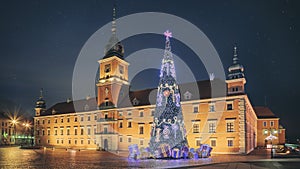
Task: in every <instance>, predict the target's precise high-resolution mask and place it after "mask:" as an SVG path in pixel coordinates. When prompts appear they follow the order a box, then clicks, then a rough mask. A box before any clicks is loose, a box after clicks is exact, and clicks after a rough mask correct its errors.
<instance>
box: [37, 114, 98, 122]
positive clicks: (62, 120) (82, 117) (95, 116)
mask: <svg viewBox="0 0 300 169" xmlns="http://www.w3.org/2000/svg"><path fill="white" fill-rule="evenodd" d="M94 120H97V115H94ZM41 121H42V122H41V123H42V124H45V120H44V119H43V120H41ZM80 121H84V116H80ZM87 121H91V116H87ZM60 122H61V123H63V122H64V117H60ZM66 122H67V123H69V122H70V117H67V119H66ZM74 122H78V117H74ZM36 123H37V124H40V120H37V121H36ZM47 123H48V124H50V123H51V120H50V119H48V120H47ZM54 123H58V119H57V118H55V119H54Z"/></svg>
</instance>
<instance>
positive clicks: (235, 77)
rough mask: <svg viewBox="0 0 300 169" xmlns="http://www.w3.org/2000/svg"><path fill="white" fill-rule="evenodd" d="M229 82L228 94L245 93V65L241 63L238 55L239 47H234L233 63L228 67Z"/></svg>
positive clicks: (227, 81)
mask: <svg viewBox="0 0 300 169" xmlns="http://www.w3.org/2000/svg"><path fill="white" fill-rule="evenodd" d="M226 83H227V94H228V95H235V94H244V93H245V84H246V79H245V75H244V67H243V65H241V64H240V63H239V59H238V55H237V47H236V46H234V48H233V63H232V65H231V66H230V67H229V68H228V78H227V80H226Z"/></svg>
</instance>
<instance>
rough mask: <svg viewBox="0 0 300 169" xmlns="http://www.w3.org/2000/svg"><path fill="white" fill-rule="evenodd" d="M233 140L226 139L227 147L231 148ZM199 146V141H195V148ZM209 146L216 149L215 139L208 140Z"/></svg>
mask: <svg viewBox="0 0 300 169" xmlns="http://www.w3.org/2000/svg"><path fill="white" fill-rule="evenodd" d="M233 140H234V138H227V147H233ZM200 145H201V139H196V146H197V147H199V146H200ZM210 146H212V147H216V146H217V139H215V138H213V139H210Z"/></svg>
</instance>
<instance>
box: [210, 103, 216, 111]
mask: <svg viewBox="0 0 300 169" xmlns="http://www.w3.org/2000/svg"><path fill="white" fill-rule="evenodd" d="M215 111H216V110H215V104H214V103H210V104H209V112H215Z"/></svg>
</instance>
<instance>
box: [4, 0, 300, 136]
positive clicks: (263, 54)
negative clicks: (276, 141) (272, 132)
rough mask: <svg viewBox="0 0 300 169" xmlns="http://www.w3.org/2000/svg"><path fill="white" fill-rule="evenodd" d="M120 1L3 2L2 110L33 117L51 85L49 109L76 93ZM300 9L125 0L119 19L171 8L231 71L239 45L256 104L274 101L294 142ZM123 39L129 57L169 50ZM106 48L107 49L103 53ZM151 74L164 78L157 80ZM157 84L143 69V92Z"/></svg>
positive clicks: (295, 5)
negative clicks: (82, 59) (75, 81)
mask: <svg viewBox="0 0 300 169" xmlns="http://www.w3.org/2000/svg"><path fill="white" fill-rule="evenodd" d="M112 6H113V1H107V0H106V1H95V0H89V1H73V0H72V1H71V0H69V1H59V0H51V1H50V0H49V1H46V0H45V1H40V0H28V1H21V0H19V1H1V6H0V22H1V26H0V49H1V55H0V58H1V61H0V89H1V91H0V106H1V108H2V109H8V107H9V108H11V107H17V108H21V110H22V113H23V114H27V115H33V114H34V110H33V108H34V104H35V101H36V100H37V98H38V97H39V90H40V88H44V96H45V99H46V102H47V106H48V107H50V106H52V105H53V104H55V103H57V102H62V101H65V100H66V99H67V98H70V97H72V73H73V69H74V64H75V62H76V59H77V57H78V55H79V52H80V50H81V48H82V47H83V45H84V44H85V42H86V41H87V40H88V39H89V37H90V36H91V35H92V34H94V33H95V32H96V31H97V30H98V29H100V28H101V27H102V26H103V25H105V24H107V23H109V22H110V21H111V18H112ZM299 9H300V2H299V1H297V0H294V1H291V0H274V1H261V0H257V1H250V0H249V1H243V2H242V1H238V0H229V1H223V0H222V1H221V0H220V1H214V0H213V1H205V2H204V1H196V0H195V1H190V0H185V1H178V2H177V1H176V2H175V1H173V0H166V1H159V0H155V1H138V0H126V1H125V0H124V1H117V17H122V16H126V15H129V14H134V13H138V12H164V13H169V14H173V15H176V16H179V17H181V18H184V19H186V20H188V21H189V22H191V23H193V24H194V25H196V26H197V27H198V28H199V29H200V30H202V31H203V32H204V33H205V34H206V36H207V37H208V38H209V39H210V41H211V43H212V44H213V45H214V47H215V49H216V50H217V52H218V54H219V56H220V58H221V61H222V63H223V66H224V68H225V71H226V72H227V68H228V67H229V66H230V64H231V63H232V53H233V52H232V50H233V45H234V44H237V46H238V54H239V59H240V63H241V64H242V65H243V66H244V68H245V76H246V79H247V84H246V91H247V93H248V96H249V98H250V100H251V102H252V104H253V105H254V106H261V105H267V106H269V107H270V108H271V110H272V111H273V112H274V113H275V114H276V115H277V116H279V117H280V119H281V124H282V125H283V126H284V127H285V128H286V129H287V138H289V139H295V138H300V132H299V129H298V128H299V120H300V114H299V112H298V109H299V108H298V107H297V105H298V104H299V96H300V92H299V91H300V90H299V88H298V87H299V86H300V80H299V78H298V77H299V75H298V74H297V73H298V72H300V71H299V66H298V65H299V63H300V59H299V58H300V50H299V47H300V46H299V45H300V42H299V40H300V31H299V29H300V22H299V21H300V10H299ZM137 24H139V23H137ZM117 29H122V28H120V27H117ZM163 31H165V30H162V32H163ZM173 34H174V36H175V35H176V32H174V33H173ZM123 44H124V46H125V55H129V54H131V53H132V52H135V51H138V50H141V49H143V48H146V47H147V48H149V47H153V48H162V49H163V48H164V39H163V36H158V35H151V34H150V35H149V34H147V35H138V36H134V37H131V38H128V39H126V40H124V41H123ZM103 50H104V46H99V51H100V53H103ZM172 51H173V52H174V53H175V54H176V55H178V56H179V57H181V58H182V59H183V60H184V61H185V62H186V63H187V64H188V65H189V66H190V68H191V69H192V71H193V72H194V73H195V72H196V73H195V77H196V78H197V80H204V79H207V78H208V75H207V72H206V71H205V69H204V68H203V65H202V63H201V62H200V63H198V62H193V55H195V54H194V53H193V52H190V51H188V48H187V47H186V46H185V45H184V44H182V43H181V42H179V41H177V40H176V39H174V40H173V41H172ZM162 56H163V55H161V57H162ZM102 57H103V56H99V59H101V58H102ZM125 59H126V58H125ZM95 62H97V60H95ZM158 66H159V65H158ZM176 71H177V73H178V72H180V69H177V70H176ZM143 73H145V74H148V75H149V76H152V78H153V79H155V78H156V79H157V81H155V80H154V81H149V79H150V78H145V76H143V75H144V74H143ZM149 76H147V77H149ZM147 79H148V81H147ZM157 84H158V74H157V70H148V71H145V72H141V73H140V74H138V75H137V76H136V77H135V78H134V79H133V81H132V85H133V88H135V89H141V88H143V87H156V85H157ZM143 85H144V86H143Z"/></svg>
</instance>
